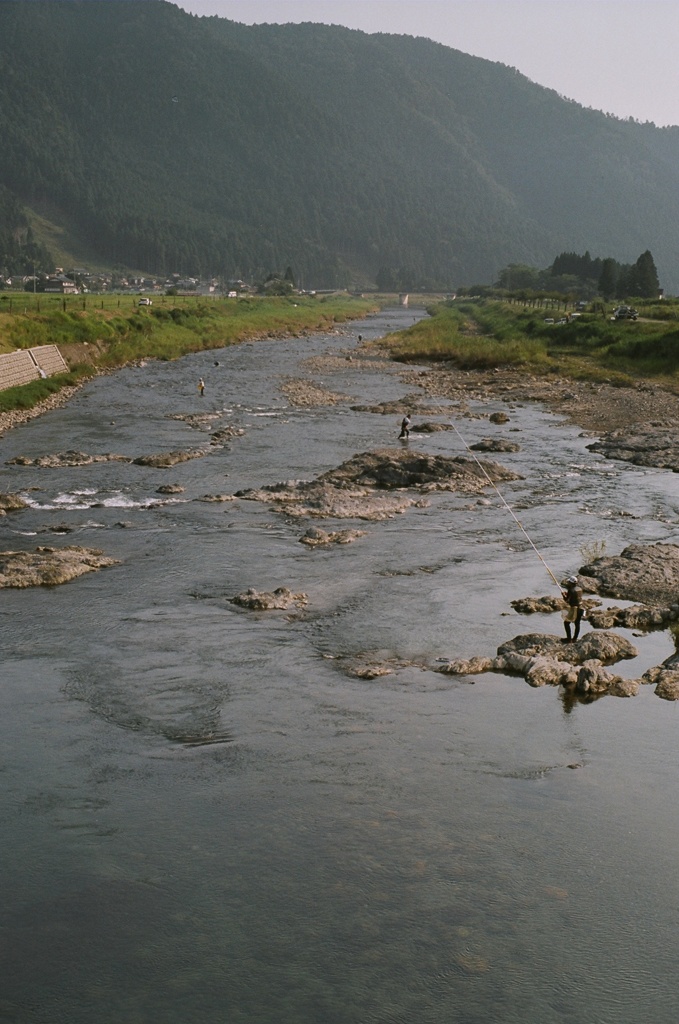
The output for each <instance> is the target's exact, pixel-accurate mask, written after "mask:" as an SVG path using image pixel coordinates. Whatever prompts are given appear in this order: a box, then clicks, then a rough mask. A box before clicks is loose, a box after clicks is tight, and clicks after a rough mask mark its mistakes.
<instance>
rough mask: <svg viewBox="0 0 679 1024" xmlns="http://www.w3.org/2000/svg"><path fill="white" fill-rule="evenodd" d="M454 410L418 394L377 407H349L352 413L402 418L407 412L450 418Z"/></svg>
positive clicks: (405, 396)
mask: <svg viewBox="0 0 679 1024" xmlns="http://www.w3.org/2000/svg"><path fill="white" fill-rule="evenodd" d="M455 409H456V406H455V405H453V404H450V405H435V404H433V403H432V402H431V401H429V400H427V399H426V398H423V397H422V395H419V394H414V395H404V396H403V398H397V399H395V400H393V401H390V402H380V403H379V404H377V405H352V406H351V410H352V412H373V413H377V414H378V415H380V416H403V415H404V414H405V413H407V412H409V413H410V414H411V415H417V416H450V414H451V412H453V411H454V410H455Z"/></svg>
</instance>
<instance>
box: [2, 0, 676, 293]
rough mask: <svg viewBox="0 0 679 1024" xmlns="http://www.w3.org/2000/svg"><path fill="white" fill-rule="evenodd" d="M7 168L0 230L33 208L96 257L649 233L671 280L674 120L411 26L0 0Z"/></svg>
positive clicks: (177, 264)
mask: <svg viewBox="0 0 679 1024" xmlns="http://www.w3.org/2000/svg"><path fill="white" fill-rule="evenodd" d="M0 185H2V186H4V187H5V189H6V190H7V191H6V192H0V249H2V247H3V245H5V243H6V240H7V239H8V238H14V239H15V245H16V244H19V242H18V241H17V239H20V237H21V231H24V236H23V237H24V241H26V242H27V236H26V233H25V221H24V220H22V218H23V217H24V216H25V214H24V213H22V209H21V208H23V210H24V211H26V212H27V213H28V214H29V216H30V217H33V216H34V215H35V214H38V215H40V216H41V217H42V218H47V219H48V220H49V221H50V222H51V223H52V224H55V225H57V226H59V227H61V228H63V229H64V232H65V234H64V246H65V247H66V248H67V249H68V250H69V251H70V252H71V253H73V256H74V258H77V259H78V260H79V261H80V262H85V261H90V262H95V261H98V262H100V263H103V264H107V265H113V264H119V265H122V266H124V267H126V268H132V269H139V270H145V271H149V272H154V273H163V272H164V273H169V272H173V271H175V272H178V273H181V274H215V275H224V276H226V277H244V278H248V279H255V278H258V277H262V276H265V275H266V274H267V273H269V272H271V271H272V270H282V269H283V268H285V267H286V266H291V267H292V268H293V270H294V273H295V276H296V278H297V281H298V283H300V282H301V283H302V284H303V285H304V286H306V287H321V286H324V285H347V284H352V283H355V284H366V283H368V282H371V281H375V280H376V279H377V277H378V274H380V272H381V273H382V275H385V274H386V275H391V276H392V278H393V279H394V280H399V281H401V282H402V283H403V285H404V286H405V287H408V288H414V287H416V286H417V285H418V284H424V285H430V286H434V285H436V286H440V287H456V286H458V285H463V284H470V283H473V282H476V281H481V282H484V281H491V280H494V279H495V277H496V276H497V274H498V272H499V270H500V268H501V267H503V266H506V265H507V264H508V263H524V264H528V265H534V266H544V265H546V264H547V263H548V262H549V261H550V260H551V259H553V257H554V253H555V252H560V251H570V250H572V251H579V252H584V251H586V250H588V251H590V252H592V253H593V254H595V255H597V256H601V257H604V256H610V257H613V258H614V259H616V260H620V261H622V262H629V261H633V260H634V259H636V257H637V256H638V254H639V252H643V251H645V250H648V249H651V250H652V252H653V255H654V257H655V260H656V264H657V267H658V272H659V274H660V279H661V284H663V285H664V286H665V288H666V289H668V290H677V289H679V241H678V240H677V237H676V227H675V226H676V224H677V223H678V222H679V128H663V129H660V128H656V127H655V126H654V125H650V124H638V123H635V122H632V121H629V122H628V121H621V120H618V119H617V118H613V117H610V116H606V115H604V114H602V113H599V112H596V111H592V110H586V109H584V108H583V107H581V106H579V105H578V104H576V103H573V102H571V101H567V100H564V99H563V98H561V97H559V96H558V95H557V94H556V93H555V92H553V91H551V90H548V89H544V88H542V87H540V86H538V85H535V84H534V83H532V82H530V81H529V80H528V79H526V78H525V77H523V76H522V75H520V74H519V73H518V72H517V71H515V70H513V69H511V68H507V67H505V66H503V65H500V64H494V63H491V62H489V61H485V60H482V59H480V58H476V57H470V56H467V55H465V54H463V53H460V52H459V51H457V50H452V49H449V48H447V47H444V46H441V45H440V44H437V43H433V42H430V41H428V40H425V39H414V38H411V37H408V36H393V35H385V34H379V35H366V34H364V33H362V32H358V31H353V30H349V29H344V28H340V27H336V26H322V25H312V24H305V25H285V26H280V25H260V26H245V25H239V24H236V23H233V22H230V21H227V20H225V19H221V18H199V17H196V16H193V15H190V14H186V13H185V12H184V11H182V10H181V9H180V8H179V7H177V6H175V5H173V4H170V3H167V2H164V0H106V2H96V3H95V2H91V0H83V2H81V0H31V2H30V3H29V2H22V0H4V2H2V3H0ZM5 200H6V201H5ZM13 204H14V205H13ZM17 204H20V206H19V205H17ZM22 225H23V226H22ZM31 244H33V243H31ZM2 259H3V252H1V251H0V263H1V262H2ZM0 269H1V267H0Z"/></svg>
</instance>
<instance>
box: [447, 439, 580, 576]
mask: <svg viewBox="0 0 679 1024" xmlns="http://www.w3.org/2000/svg"><path fill="white" fill-rule="evenodd" d="M450 426H451V427H452V428H453V430H454V431H455V433H456V434H457V436H458V437H459V439H460V441H461V442H462V444H463V445H464V447H465V448H466V450H467V451H468V452H469V454H470V455H471V457H472V458H473V460H474V462H475V463H476V465H477V466H478V467H479V469H480V470H481V472H482V473H483V475H484V476H485V478H486V480H487V481H488V483H489V484H490V486H491V487H492V488H493V490H494V491H495V493H496V494H497V496H498V497H499V499H500V501H501V502H502V504H503V505H504V507H505V508H506V509H507V511H508V512H509V514H510V516H511V517H512V519H513V520H514V522H515V523H516V525H517V526H518V528H519V529H520V530H521V533H522V534H523V535H524V537H525V538H526V540H527V541H528V543H529V544H530V546H531V547H532V549H533V551H534V552H535V554H536V555H537V556H538V558H539V559H540V561H541V562H542V564H543V565H544V567H545V569H546V570H547V572H548V573H549V575H550V576H551V578H552V580H553V581H554V584H555V586H557V587H558V588H559V590H560V591H561V592H563V587H562V586H561V584H560V583H559V581H558V579H557V578H556V576H555V575H554V573H553V572H552V570H551V569H550V568H549V566H548V565H547V562H546V561H545V559H544V558H543V557H542V555H541V554H540V552H539V551H538V549H537V548H536V546H535V544H534V543H533V541H532V540H531V538H530V537H529V536H528V533H527V531H526V529H525V527H524V525H523V523H522V522H521V521H520V520H519V519H518V518H517V516H516V515H515V514H514V510H513V509H512V508H511V506H510V505H508V504H507V502H506V501H505V498H504V495H503V494H502V492H501V491H500V489H499V488H498V486H497V484H496V483H495V481H494V480H491V478H490V476H489V475H488V473H487V472H486V470H485V469H484V467H483V465H482V463H481V462H480V461H479V459H478V458H477V457H476V453H475V452H473V451H472V450H471V448H470V447H469V445H468V444H467V442H466V441H465V439H464V438H463V436H462V434H461V433H460V431H459V430H458V429H457V427H456V426H455V424H454V423H453V422H452V421H451V423H450Z"/></svg>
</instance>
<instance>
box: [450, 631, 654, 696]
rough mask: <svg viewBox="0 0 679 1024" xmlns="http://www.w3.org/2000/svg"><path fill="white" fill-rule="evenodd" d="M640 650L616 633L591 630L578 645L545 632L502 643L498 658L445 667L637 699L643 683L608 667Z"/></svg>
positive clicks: (455, 671) (453, 671) (462, 672)
mask: <svg viewBox="0 0 679 1024" xmlns="http://www.w3.org/2000/svg"><path fill="white" fill-rule="evenodd" d="M637 654H638V651H637V650H636V648H635V647H634V646H633V645H632V644H631V643H630V642H629V640H626V639H625V637H622V636H618V635H617V634H616V633H607V632H598V631H597V632H591V633H586V634H585V636H583V637H581V638H580V639H579V640H575V641H574V642H573V643H564V641H563V640H562V639H561V638H560V637H555V636H551V635H550V634H545V633H528V634H522V635H520V636H516V637H514V639H513V640H508V641H507V642H506V643H504V644H501V645H500V646H499V647H498V649H497V654H496V656H495V657H494V658H483V657H476V658H471V659H469V660H466V661H465V660H462V659H458V660H455V661H450V662H447V663H446V664H444V665H442V666H441V667H440V668H439V669H438V671H439V672H442V673H444V674H447V675H477V674H480V673H483V672H503V673H505V674H506V675H519V676H523V678H524V679H525V680H526V682H527V683H529V684H530V685H531V686H546V685H549V686H559V685H561V686H565V687H574V688H575V689H576V690H577V691H578V692H579V693H582V694H590V695H594V694H603V693H608V694H610V695H612V696H618V697H631V696H634V694H636V693H637V691H638V689H639V685H640V682H639V680H630V679H624V678H622V677H621V676H617V675H615V674H614V673H612V672H609V671H608V670H607V669H606V668H605V666H606V665H613V664H615V663H616V662H618V661H621V660H622V659H624V658H635V657H636V656H637Z"/></svg>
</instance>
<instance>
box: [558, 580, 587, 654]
mask: <svg viewBox="0 0 679 1024" xmlns="http://www.w3.org/2000/svg"><path fill="white" fill-rule="evenodd" d="M562 593H563V599H564V601H565V602H566V608H565V610H564V612H563V624H564V627H565V629H566V641H565V642H566V643H569V644H570V643H573V641H575V640H577V639H578V636H579V635H580V623H581V622H582V617H583V615H584V614H585V609H584V608H583V607H582V590H581V588H580V587H579V586H578V577H577V576H569V577H568V579H567V580H566V589H565V590H564V591H562ZM571 626H573V633H572V635H571Z"/></svg>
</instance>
